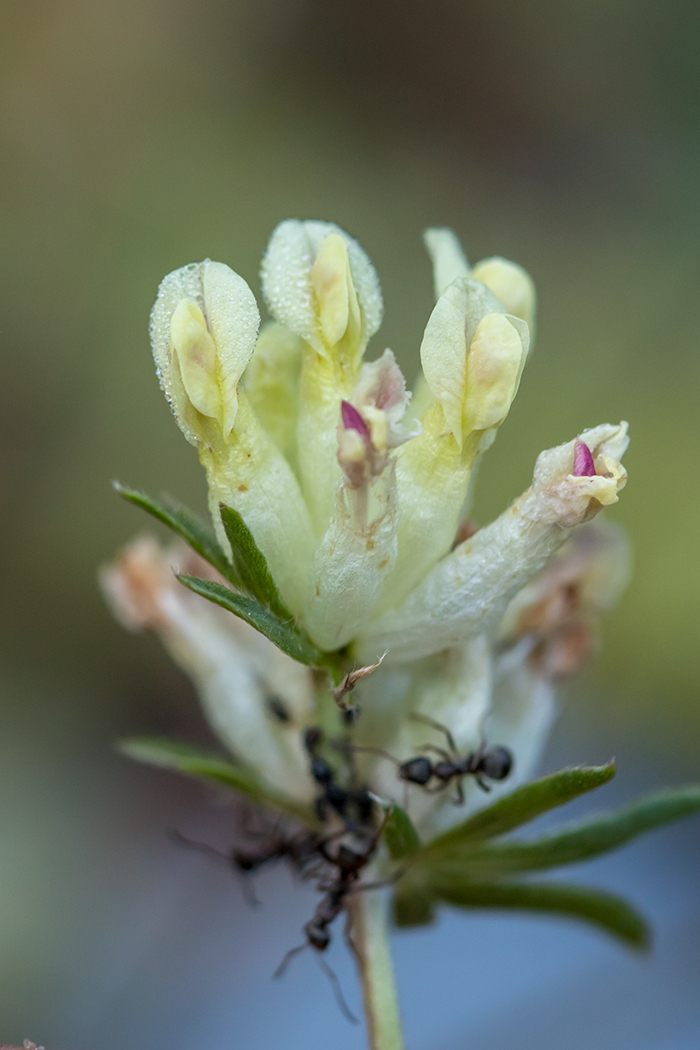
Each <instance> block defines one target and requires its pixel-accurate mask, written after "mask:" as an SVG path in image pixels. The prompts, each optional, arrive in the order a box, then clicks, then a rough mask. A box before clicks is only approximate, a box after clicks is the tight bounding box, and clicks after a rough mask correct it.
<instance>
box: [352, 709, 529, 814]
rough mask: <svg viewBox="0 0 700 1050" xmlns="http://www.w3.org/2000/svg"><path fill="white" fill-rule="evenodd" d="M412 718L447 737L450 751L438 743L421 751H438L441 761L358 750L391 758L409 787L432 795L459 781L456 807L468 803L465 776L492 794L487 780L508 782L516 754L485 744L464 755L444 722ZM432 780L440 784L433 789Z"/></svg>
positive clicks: (423, 717) (414, 715)
mask: <svg viewBox="0 0 700 1050" xmlns="http://www.w3.org/2000/svg"><path fill="white" fill-rule="evenodd" d="M410 717H411V718H412V719H413V720H414V721H416V722H424V723H425V724H426V725H429V726H432V727H433V729H439V730H440V732H441V733H444V734H445V738H446V740H447V746H448V747H449V751H446V750H445V749H444V748H442V747H437V746H436V745H435V744H424V745H423V747H422V749H421V750H423V751H434V752H435V753H436V754H437V755H439V756H440V761H439V762H433V761H432V760H431V759H429V758H427V757H426V756H425V755H417V756H416V757H415V758H409V759H407V760H406V761H405V762H401V761H399V759H398V758H394V756H393V755H390V754H389V753H388V751H383V750H382V749H381V748H378V747H355V748H354V750H355V751H368V752H370V753H372V754H375V755H381V756H382V757H383V758H388V759H389V760H390V761H391V762H393V763H394V764H395V765H396V766H398V770H399V776H400V777H401V779H402V780H404V781H406V783H408V784H418V785H419V786H420V787H422V788H425V790H426V791H429V792H430V793H431V794H436V793H437V792H438V791H444V789H445V788H446V787H447V785H448V784H449V783H450V781H452V780H456V782H457V798H456V799H455V805H457V806H460V805H462V804H463V802H464V786H463V784H462V781H463V779H464V777H466V776H473V777H474V779H475V780H476V782H477V784H478V785H479V787H480V788H481V789H482V791H490V790H491V786H490V785H489V784H487V783H486V781H487V780H505V779H506V777H507V776H508V775H509V773H510V771H511V770H512V768H513V755H512V753H511V752H510V751H509V750H508V748H506V747H491V748H487V747H486V746H485V745H484V744H482V745H481V746H480V747H478V748H477V750H476V751H470V752H469V754H467V755H460V754H459V751H458V750H457V745H456V744H455V740H454V737H453V736H452V733H451V732H450V730H449V729H448V728H447V726H444V725H442V723H441V722H436V721H435V720H434V719H432V718H428V717H427V715H420V714H413V715H411V716H410ZM431 780H436V781H437V783H436V784H434V785H433V786H429V785H430V781H431Z"/></svg>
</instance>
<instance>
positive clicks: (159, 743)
mask: <svg viewBox="0 0 700 1050" xmlns="http://www.w3.org/2000/svg"><path fill="white" fill-rule="evenodd" d="M118 746H119V750H120V751H121V752H122V754H125V755H127V756H128V757H129V758H133V759H135V760H136V761H137V762H144V763H145V764H146V765H149V766H159V767H160V768H161V769H171V770H173V771H175V772H178V773H186V774H188V775H189V776H193V777H198V778H200V779H203V780H213V781H216V783H218V784H223V785H224V786H225V787H229V788H233V789H234V790H235V791H240V792H241V793H242V794H244V795H248V796H249V797H250V798H253V799H255V800H256V801H257V802H261V803H263V804H265V805H267V806H272V807H273V808H274V809H277V810H280V811H281V812H283V813H286V814H288V815H289V816H292V817H296V818H297V819H300V820H303V821H306V822H307V823H309V822H312V817H311V814H310V812H309V811H308V810H307V809H305V808H304V807H303V806H301V805H296V804H295V803H294V802H290V801H289V799H287V798H285V797H284V796H283V795H280V794H279V793H278V792H277V791H275V789H274V788H272V787H269V786H268V785H267V784H265V782H264V781H263V780H262V779H261V778H260V777H258V775H257V774H256V773H255V772H253V771H252V770H251V769H248V768H247V767H246V766H243V765H240V764H238V763H237V762H231V761H230V760H229V759H227V758H221V757H220V756H219V755H217V754H214V753H212V752H209V751H205V750H202V749H201V748H198V747H195V746H194V745H192V744H189V743H187V742H186V741H182V740H168V739H167V738H165V737H135V738H133V739H130V740H122V741H120V743H119V745H118Z"/></svg>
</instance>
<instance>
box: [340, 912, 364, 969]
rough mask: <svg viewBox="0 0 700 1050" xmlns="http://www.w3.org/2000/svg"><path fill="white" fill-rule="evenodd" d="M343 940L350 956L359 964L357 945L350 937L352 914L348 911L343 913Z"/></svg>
mask: <svg viewBox="0 0 700 1050" xmlns="http://www.w3.org/2000/svg"><path fill="white" fill-rule="evenodd" d="M343 940H344V941H345V943H346V945H347V946H348V948H349V949H350V951H351V952H352V954H353V955H354V956H355V959H356V960H357V961H358V962H359V961H360V960H359V956H358V954H357V945H356V944H355V941H354V940H353V936H352V912H351V911H349V910H348V911H346V912H345V925H344V927H343Z"/></svg>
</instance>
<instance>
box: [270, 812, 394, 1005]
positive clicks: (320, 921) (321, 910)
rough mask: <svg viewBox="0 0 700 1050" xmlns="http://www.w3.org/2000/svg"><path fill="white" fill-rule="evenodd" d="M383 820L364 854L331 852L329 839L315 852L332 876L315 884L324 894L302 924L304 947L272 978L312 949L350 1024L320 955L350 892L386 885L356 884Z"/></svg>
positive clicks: (337, 988) (335, 983)
mask: <svg viewBox="0 0 700 1050" xmlns="http://www.w3.org/2000/svg"><path fill="white" fill-rule="evenodd" d="M386 820H387V817H385V818H384V820H383V821H382V824H381V826H380V827H379V829H378V830H377V831H376V832H375V834H374V835H373V836H372V838H371V839H370V840H369V842H368V844H367V846H366V848H365V849H364V850H363V851H360V852H358V851H357V850H354V849H352V848H351V847H350V846H348V845H345V844H342V843H341V844H340V845H339V846H338V847H337V849H336V850H335V851H334V852H331V851H330V850H329V849H328V842H329V841H330V840H329V839H327V840H325V841H321V842H320V843H319V846H318V852H319V853H320V854H321V855H322V856H323V858H324V859H325V860H326V861H327V862H328V864H329V865H330V866H331V867H332V868H335V869H336V870H335V874H334V875H333V877H332V878H330V879H328V878H326V879H321V881H320V882H319V884H318V887H317V888H318V889H319V890H322V891H323V892H324V896H323V897H322V898H321V900H320V901H319V902H318V904H317V906H316V910H315V912H314V914H313V916H312V917H311V918H310V919H309V921H308V922H307V923H305V924H304V927H303V930H304V935H305V937H306V940H305V942H304V944H299V945H297V947H296V948H291V949H290V950H289V951H288V952H287V954H286V955H285V957H284V959H283V960H282V962H281V963H280V965H279V966H278V967H277V970H276V971H275V974H274V976H275V977H281V976H282V974H283V973H284V971H285V970H286V969H287V966H288V965H289V963H290V962H291V960H292V959H293V958H294V956H295V955H298V953H299V952H301V951H303V950H304V949H305V948H313V949H314V950H315V951H316V952H317V953H318V954H317V956H316V958H317V959H318V962H319V965H320V966H321V968H322V969H323V971H324V973H325V974H326V976H327V977H328V979H329V981H330V982H331V984H332V986H333V990H334V992H335V995H336V999H337V1000H338V1005H339V1006H340V1009H341V1010H342V1012H343V1014H344V1015H345V1016H346V1017H347V1018H348V1020H349V1021H351V1022H352V1023H353V1024H357V1023H358V1021H357V1018H356V1017H355V1016H354V1015H353V1014H352V1012H351V1011H350V1010H349V1009H348V1006H347V1004H346V1003H345V1000H344V999H343V995H342V992H341V990H340V985H339V983H338V978H337V976H336V975H335V973H334V972H333V970H331V968H330V966H329V965H328V963H327V962H326V961H325V959H323V958H322V953H323V952H325V951H326V950H327V949H328V947H329V946H330V943H331V933H330V929H329V927H330V926H331V925H332V923H333V922H334V921H335V920H336V919H337V918H338V916H339V915H340V913H341V912H343V911H346V909H347V899H348V897H349V896H350V895H351V894H352V893H359V892H360V891H362V890H372V889H379V888H380V887H381V886H384V885H386V883H384V882H378V883H373V882H371V883H365V884H361V885H359V886H357V885H356V884H357V882H358V880H359V878H360V875H361V873H362V871H363V869H364V868H365V867H366V866H367V864H369V862H370V860H371V858H372V856H373V854H374V852H375V850H376V849H377V845H378V843H379V840H380V838H381V835H382V832H383V830H384V826H385V824H386ZM349 920H350V913H349V912H348V923H346V927H345V934H344V936H345V940H346V943H347V944H348V946H349V948H350V949H351V951H352V952H353V953H355V945H354V944H353V941H352V938H351V936H350V927H349Z"/></svg>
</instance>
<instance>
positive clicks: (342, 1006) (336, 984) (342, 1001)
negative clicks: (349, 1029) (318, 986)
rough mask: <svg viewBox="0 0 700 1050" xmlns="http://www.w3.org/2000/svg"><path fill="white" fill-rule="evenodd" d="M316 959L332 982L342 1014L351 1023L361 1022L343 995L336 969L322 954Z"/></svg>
mask: <svg viewBox="0 0 700 1050" xmlns="http://www.w3.org/2000/svg"><path fill="white" fill-rule="evenodd" d="M316 959H317V961H318V965H319V966H320V967H321V969H322V970H323V972H324V973H325V975H326V977H327V978H328V980H329V981H330V983H331V988H332V989H333V995H334V996H335V1001H336V1002H337V1004H338V1006H339V1007H340V1012H341V1014H342V1015H343V1017H344V1018H345V1019H346V1020H347V1021H349V1022H350V1024H359V1023H360V1022H359V1020H358V1019H357V1017H355V1015H354V1013H353V1012H352V1010H351V1009H350V1007H349V1006H348V1004H347V1003H346V1001H345V996H344V995H343V990H342V988H341V987H340V981H339V980H338V975H337V973H335V971H334V970H331V968H330V966H329V965H328V963H327V962H326V960H325V959H324V958H323V957H322V956H321V955H318V954H317V955H316Z"/></svg>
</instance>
